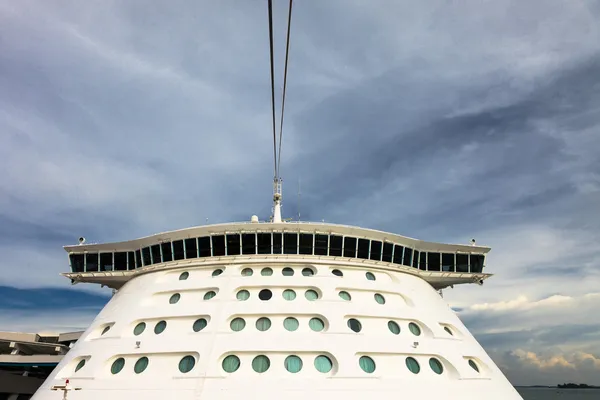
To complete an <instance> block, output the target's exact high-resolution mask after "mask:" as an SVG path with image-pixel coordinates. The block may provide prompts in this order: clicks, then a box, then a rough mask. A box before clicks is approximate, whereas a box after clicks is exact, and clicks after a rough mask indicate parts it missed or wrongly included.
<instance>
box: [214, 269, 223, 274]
mask: <svg viewBox="0 0 600 400" xmlns="http://www.w3.org/2000/svg"><path fill="white" fill-rule="evenodd" d="M222 273H223V270H222V269H220V268H219V269H215V270H214V271H213V272H212V276H219V275H221V274H222Z"/></svg>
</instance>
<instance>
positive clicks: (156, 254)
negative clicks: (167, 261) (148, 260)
mask: <svg viewBox="0 0 600 400" xmlns="http://www.w3.org/2000/svg"><path fill="white" fill-rule="evenodd" d="M150 255H151V256H152V264H157V263H159V262H161V257H160V245H158V244H155V245H152V246H150Z"/></svg>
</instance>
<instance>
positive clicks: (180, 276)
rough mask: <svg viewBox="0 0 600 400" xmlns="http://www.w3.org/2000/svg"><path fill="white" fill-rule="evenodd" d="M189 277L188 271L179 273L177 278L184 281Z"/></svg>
mask: <svg viewBox="0 0 600 400" xmlns="http://www.w3.org/2000/svg"><path fill="white" fill-rule="evenodd" d="M189 277H190V273H189V272H187V271H186V272H182V273H181V275H179V280H180V281H185V280H186V279H187V278H189Z"/></svg>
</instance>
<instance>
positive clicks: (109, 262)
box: [100, 253, 113, 271]
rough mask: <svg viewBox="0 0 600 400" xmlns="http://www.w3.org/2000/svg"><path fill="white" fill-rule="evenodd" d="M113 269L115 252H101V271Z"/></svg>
mask: <svg viewBox="0 0 600 400" xmlns="http://www.w3.org/2000/svg"><path fill="white" fill-rule="evenodd" d="M112 270H113V253H100V271H112Z"/></svg>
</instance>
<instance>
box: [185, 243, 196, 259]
mask: <svg viewBox="0 0 600 400" xmlns="http://www.w3.org/2000/svg"><path fill="white" fill-rule="evenodd" d="M184 243H185V258H197V257H198V243H196V239H185V241H184Z"/></svg>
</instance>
